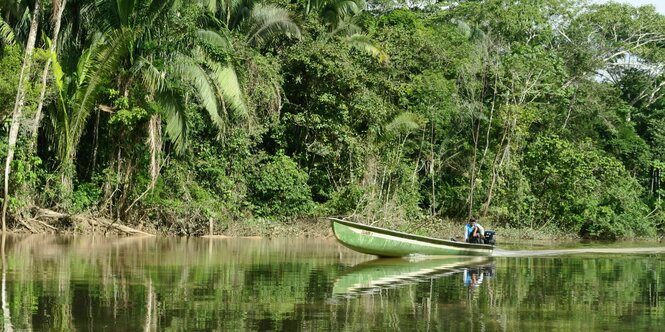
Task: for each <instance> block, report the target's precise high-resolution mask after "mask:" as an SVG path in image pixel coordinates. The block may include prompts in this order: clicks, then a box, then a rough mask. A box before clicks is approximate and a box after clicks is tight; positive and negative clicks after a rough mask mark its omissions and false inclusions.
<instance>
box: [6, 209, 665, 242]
mask: <svg viewBox="0 0 665 332" xmlns="http://www.w3.org/2000/svg"><path fill="white" fill-rule="evenodd" d="M29 215H30V217H25V216H24V217H22V218H20V219H17V218H14V222H13V223H12V224H11V225H12V227H10V229H9V231H10V232H12V233H32V234H69V235H71V234H81V235H85V234H100V235H104V236H135V235H142V236H145V235H155V236H195V237H199V236H205V237H216V238H225V237H254V238H315V239H327V238H334V234H333V232H332V228H331V227H330V221H329V220H328V219H327V218H325V217H316V218H314V217H310V218H295V219H285V220H271V219H245V220H238V221H227V222H221V221H216V220H212V219H211V220H210V221H209V223H208V225H206V226H205V227H204V226H203V225H201V226H199V227H198V228H196V229H187V230H183V229H179V228H178V227H177V226H174V225H169V226H166V225H163V223H160V222H159V221H151V222H148V221H142V222H139V223H135V224H132V223H127V222H122V221H119V220H111V219H109V218H107V217H104V216H95V215H92V214H89V213H83V214H66V213H62V212H57V211H53V210H49V209H43V208H36V207H35V208H32V209H31V212H30V214H29ZM355 221H357V222H366V221H363V220H361V219H358V218H356V220H355ZM372 224H373V225H376V226H380V227H384V228H389V229H395V230H399V231H403V232H407V233H414V234H418V235H425V236H431V237H436V238H441V239H450V238H455V239H457V240H459V239H461V237H462V229H463V227H464V222H462V221H456V220H450V219H446V220H442V219H436V218H424V219H422V220H418V221H401V222H398V221H390V222H388V221H383V222H382V221H374V222H373V223H372ZM483 226H484V227H485V229H486V230H488V229H492V230H494V231H496V232H497V236H498V238H499V239H500V240H499V241H500V242H504V243H506V242H511V243H518V242H523V241H538V242H550V241H581V240H582V239H581V238H580V237H579V236H578V235H577V234H571V233H565V232H562V231H560V230H557V229H552V228H541V229H533V228H529V227H525V228H520V229H517V228H510V227H501V226H498V225H493V224H492V223H491V222H486V223H483ZM621 240H628V241H635V240H645V241H662V240H663V238H662V237H659V238H630V239H621Z"/></svg>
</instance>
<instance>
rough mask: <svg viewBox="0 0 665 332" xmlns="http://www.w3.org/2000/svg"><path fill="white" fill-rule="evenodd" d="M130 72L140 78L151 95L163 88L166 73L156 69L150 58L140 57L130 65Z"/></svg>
mask: <svg viewBox="0 0 665 332" xmlns="http://www.w3.org/2000/svg"><path fill="white" fill-rule="evenodd" d="M132 72H133V73H134V74H135V75H137V76H139V77H140V78H141V81H142V82H143V86H145V87H146V88H147V89H148V91H149V92H150V93H151V94H152V95H154V94H155V92H157V91H162V90H163V89H164V84H165V78H166V74H165V73H164V72H163V71H160V70H159V69H157V67H155V65H154V64H153V63H152V62H151V61H150V60H148V59H146V58H144V57H140V58H139V59H138V60H137V61H136V63H135V64H134V66H133V67H132Z"/></svg>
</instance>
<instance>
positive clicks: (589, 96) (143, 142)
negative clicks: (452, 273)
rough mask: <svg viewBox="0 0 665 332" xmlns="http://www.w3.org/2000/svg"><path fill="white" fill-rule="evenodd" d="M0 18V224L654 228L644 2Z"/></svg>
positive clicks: (291, 6) (589, 233)
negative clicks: (331, 219)
mask: <svg viewBox="0 0 665 332" xmlns="http://www.w3.org/2000/svg"><path fill="white" fill-rule="evenodd" d="M0 18H1V20H0V118H1V119H2V121H3V126H2V128H1V131H2V136H3V137H8V139H3V140H2V141H1V143H0V154H1V155H2V158H1V159H2V160H5V161H6V168H5V172H4V173H3V174H4V175H3V178H4V180H5V195H4V197H5V198H4V200H3V207H6V208H8V216H9V217H8V219H7V220H8V221H7V224H8V226H9V227H22V226H21V225H25V222H26V221H29V220H31V218H32V217H33V212H32V211H33V210H34V209H33V207H42V208H48V209H52V210H57V211H62V212H66V213H80V212H86V213H88V212H89V213H91V214H93V215H101V216H106V217H109V218H112V219H115V220H120V221H121V222H123V223H126V224H128V225H137V224H142V225H143V226H150V227H154V228H156V229H158V230H163V231H165V232H169V233H177V234H201V233H203V232H205V231H206V230H207V227H208V222H209V220H213V221H214V222H215V223H216V224H217V225H219V227H220V228H223V227H224V225H229V224H230V223H239V222H241V223H260V222H263V221H264V220H273V221H275V220H277V221H278V220H283V221H287V220H290V219H292V218H314V217H320V216H329V215H354V216H358V217H361V218H363V219H365V220H367V219H369V220H373V221H375V222H377V223H378V224H380V225H384V226H390V227H397V228H400V227H404V225H407V224H410V225H413V224H414V223H418V222H419V221H421V220H426V219H437V220H439V219H440V220H461V219H465V218H467V217H468V216H469V215H478V216H480V217H481V218H482V220H483V223H485V224H491V225H500V226H502V227H513V228H525V227H526V228H531V229H535V230H543V229H546V230H556V231H560V232H566V233H571V234H578V235H580V236H584V237H590V238H603V239H612V238H625V237H632V236H654V235H657V234H658V233H659V232H660V233H661V234H662V231H663V226H664V225H665V211H664V210H663V209H664V208H665V203H663V200H662V196H663V194H664V190H665V189H664V188H663V183H664V182H665V179H663V177H662V171H663V169H665V71H664V68H665V66H664V65H665V16H663V15H661V14H659V13H657V12H656V11H655V9H654V8H653V7H652V6H645V7H640V8H635V7H631V6H629V5H624V4H617V3H609V4H587V3H585V2H581V1H577V0H527V1H514V0H483V1H472V0H467V1H415V2H412V1H407V2H402V1H383V0H372V1H369V2H367V3H365V2H363V1H362V0H352V1H337V0H314V1H309V0H308V1H302V0H274V1H273V0H266V1H253V0H243V1H239V0H226V1H217V0H199V1H178V0H164V1H162V0H152V1H151V0H143V1H140V0H53V1H49V0H36V1H35V0H2V1H1V2H0ZM3 165H4V164H3ZM3 221H4V219H3Z"/></svg>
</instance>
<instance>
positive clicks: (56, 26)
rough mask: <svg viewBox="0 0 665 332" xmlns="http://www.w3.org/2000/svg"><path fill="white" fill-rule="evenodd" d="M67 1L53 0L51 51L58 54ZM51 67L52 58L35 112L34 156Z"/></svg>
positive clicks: (31, 151)
mask: <svg viewBox="0 0 665 332" xmlns="http://www.w3.org/2000/svg"><path fill="white" fill-rule="evenodd" d="M66 5H67V0H62V2H61V1H59V0H53V37H52V39H51V47H50V51H51V52H52V53H54V52H56V50H57V45H58V35H59V33H60V23H61V22H62V12H63V11H64V10H65V6H66ZM50 67H51V57H49V58H48V59H47V60H46V64H45V65H44V71H43V72H42V81H41V82H42V90H41V92H40V93H39V103H38V104H37V111H36V112H35V120H34V122H33V127H32V139H31V140H30V143H29V144H30V145H29V146H28V149H29V150H28V153H29V155H32V153H33V151H34V147H35V146H36V145H37V133H38V132H39V123H40V121H41V117H42V108H43V106H44V97H45V95H46V80H47V79H48V73H49V69H50Z"/></svg>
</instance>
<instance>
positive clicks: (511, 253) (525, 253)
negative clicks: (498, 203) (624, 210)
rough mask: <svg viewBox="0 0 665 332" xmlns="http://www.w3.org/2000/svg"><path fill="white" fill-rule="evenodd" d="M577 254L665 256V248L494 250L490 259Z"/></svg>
mask: <svg viewBox="0 0 665 332" xmlns="http://www.w3.org/2000/svg"><path fill="white" fill-rule="evenodd" d="M579 254H665V247H650V248H577V249H543V250H502V249H495V250H494V252H493V253H492V257H537V256H560V255H579Z"/></svg>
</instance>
